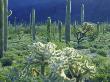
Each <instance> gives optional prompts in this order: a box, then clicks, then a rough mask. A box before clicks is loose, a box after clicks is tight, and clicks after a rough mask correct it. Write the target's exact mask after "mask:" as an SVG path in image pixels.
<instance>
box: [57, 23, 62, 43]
mask: <svg viewBox="0 0 110 82" xmlns="http://www.w3.org/2000/svg"><path fill="white" fill-rule="evenodd" d="M58 31H59V41H60V42H61V34H62V22H61V21H59V22H58Z"/></svg>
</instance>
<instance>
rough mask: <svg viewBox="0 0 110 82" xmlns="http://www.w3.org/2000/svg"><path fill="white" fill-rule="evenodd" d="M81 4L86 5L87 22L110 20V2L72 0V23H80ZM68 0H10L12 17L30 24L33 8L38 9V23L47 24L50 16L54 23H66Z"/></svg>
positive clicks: (109, 0)
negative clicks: (58, 21) (56, 21)
mask: <svg viewBox="0 0 110 82" xmlns="http://www.w3.org/2000/svg"><path fill="white" fill-rule="evenodd" d="M81 3H84V4H85V20H86V21H92V22H97V21H107V20H110V0H72V22H73V21H74V20H78V21H80V7H81ZM65 7H66V0H9V8H10V9H12V10H13V15H12V16H11V17H10V20H11V21H14V20H13V19H14V17H15V16H16V17H17V21H18V22H19V21H21V20H24V21H26V22H28V20H29V14H30V12H31V9H32V8H35V9H36V16H37V19H36V22H45V21H46V19H47V17H48V16H50V17H51V18H52V20H53V21H55V20H62V21H63V22H64V21H65V10H66V9H65Z"/></svg>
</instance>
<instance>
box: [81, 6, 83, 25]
mask: <svg viewBox="0 0 110 82" xmlns="http://www.w3.org/2000/svg"><path fill="white" fill-rule="evenodd" d="M83 23H84V4H82V5H81V24H83Z"/></svg>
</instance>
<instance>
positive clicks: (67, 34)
mask: <svg viewBox="0 0 110 82" xmlns="http://www.w3.org/2000/svg"><path fill="white" fill-rule="evenodd" d="M66 1H67V2H66V27H65V39H66V43H67V44H68V42H70V31H71V30H70V29H71V28H70V26H71V0H66Z"/></svg>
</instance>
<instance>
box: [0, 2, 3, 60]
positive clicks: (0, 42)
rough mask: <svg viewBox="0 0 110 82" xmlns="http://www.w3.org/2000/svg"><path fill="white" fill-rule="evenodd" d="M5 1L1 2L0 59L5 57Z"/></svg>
mask: <svg viewBox="0 0 110 82" xmlns="http://www.w3.org/2000/svg"><path fill="white" fill-rule="evenodd" d="M3 1H4V0H0V58H2V57H3V51H4V47H3V46H4V45H3V29H4V3H3Z"/></svg>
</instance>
